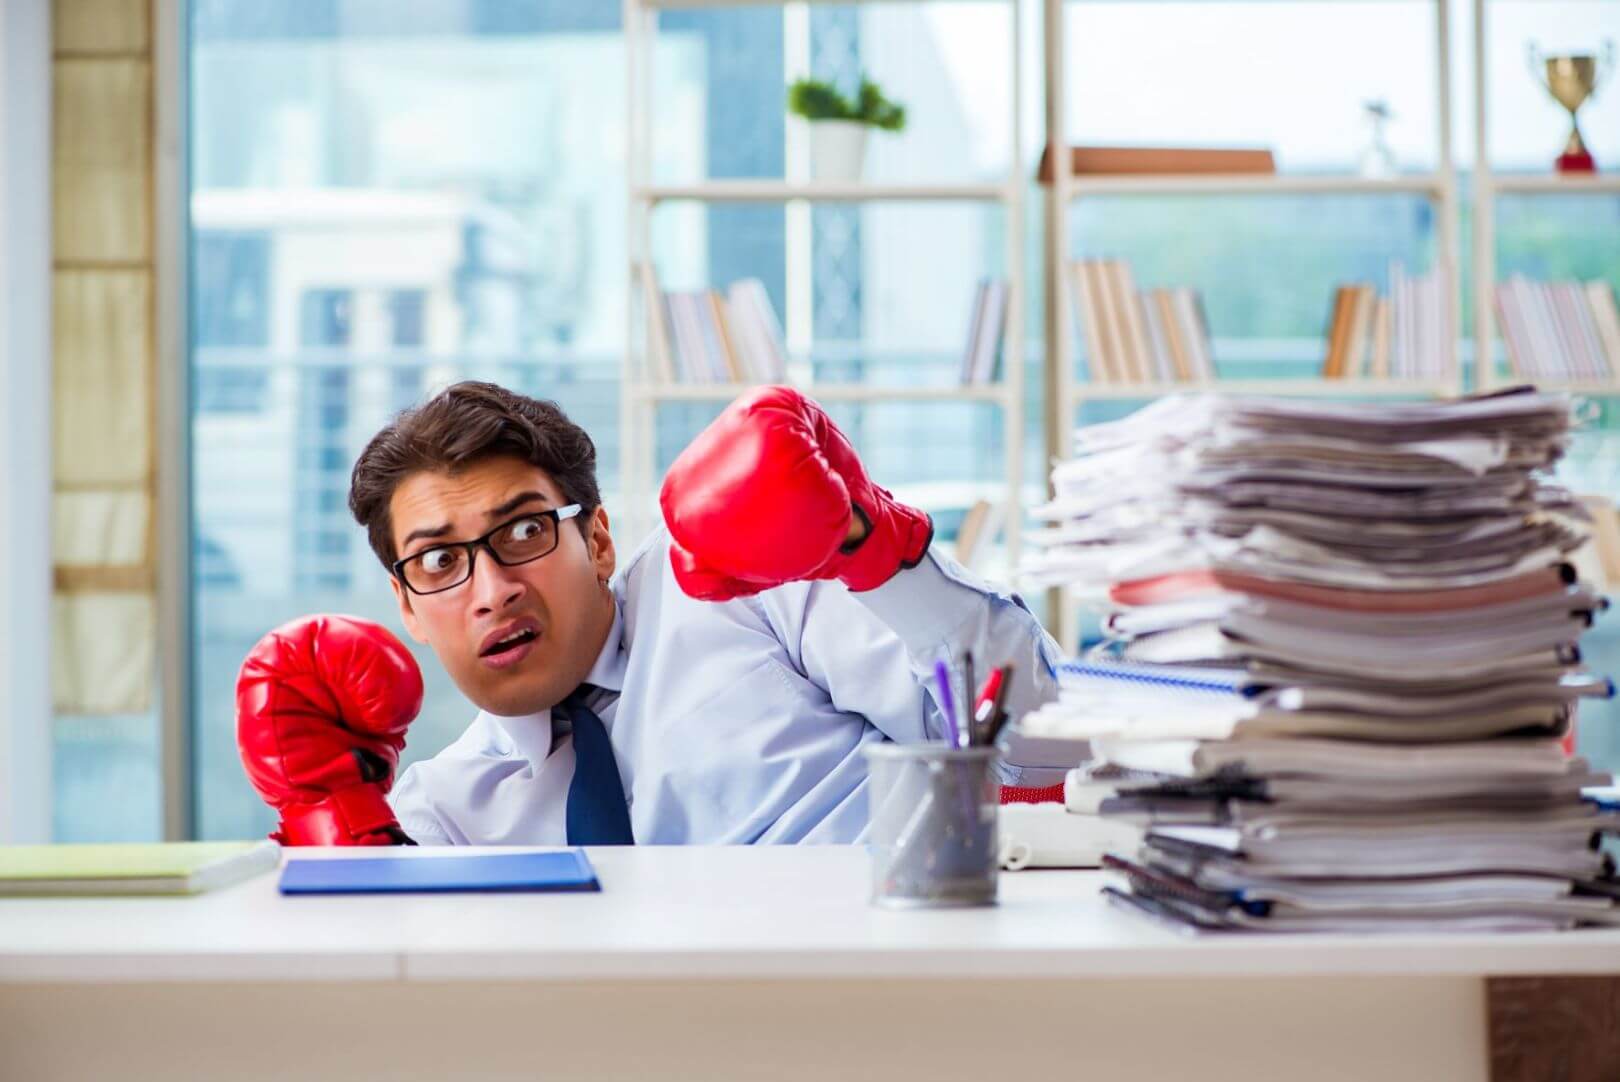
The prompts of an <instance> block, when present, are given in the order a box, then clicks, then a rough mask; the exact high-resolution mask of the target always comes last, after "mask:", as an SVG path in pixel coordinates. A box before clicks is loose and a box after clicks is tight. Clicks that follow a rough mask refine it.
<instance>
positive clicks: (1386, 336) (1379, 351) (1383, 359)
mask: <svg viewBox="0 0 1620 1082" xmlns="http://www.w3.org/2000/svg"><path fill="white" fill-rule="evenodd" d="M1390 316H1391V313H1390V303H1389V298H1388V297H1379V298H1378V301H1377V305H1376V307H1375V308H1374V309H1373V347H1372V361H1371V364H1370V366H1369V368H1368V373H1367V374H1368V375H1370V376H1371V377H1372V378H1373V379H1388V378H1389V340H1390V333H1391V329H1392V322H1391V318H1390Z"/></svg>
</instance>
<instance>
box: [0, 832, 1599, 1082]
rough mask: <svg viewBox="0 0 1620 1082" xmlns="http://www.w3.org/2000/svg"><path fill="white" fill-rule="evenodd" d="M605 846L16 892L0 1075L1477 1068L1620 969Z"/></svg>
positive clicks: (1572, 958)
mask: <svg viewBox="0 0 1620 1082" xmlns="http://www.w3.org/2000/svg"><path fill="white" fill-rule="evenodd" d="M292 852H293V853H294V854H295V855H299V856H305V855H309V856H329V855H331V852H332V851H330V850H303V851H292ZM441 852H442V851H441ZM401 854H408V855H411V856H413V857H416V858H426V857H431V856H433V855H434V851H432V850H417V849H405V850H386V851H377V852H373V853H372V854H371V855H378V856H394V855H401ZM591 858H592V860H593V861H594V862H595V863H596V866H597V869H598V872H599V874H600V876H601V880H602V884H603V888H604V889H603V893H601V894H571V895H522V894H504V895H495V894H490V895H411V896H399V897H393V898H386V897H378V896H370V897H303V898H282V897H281V896H280V895H278V894H277V893H276V890H275V876H274V875H268V876H263V877H260V878H258V879H255V880H252V881H250V882H247V883H242V884H239V885H237V886H235V887H232V888H228V889H226V890H223V891H218V892H215V893H212V894H206V895H202V896H199V897H195V898H150V899H89V898H87V899H71V900H63V899H49V900H46V899H38V900H18V899H9V900H6V899H0V1079H7V1080H9V1079H12V1078H18V1079H30V1080H42V1079H52V1078H72V1079H80V1078H103V1077H106V1078H127V1079H147V1078H153V1079H155V1078H177V1077H197V1078H220V1077H230V1078H241V1079H254V1078H282V1077H292V1076H297V1077H300V1078H316V1077H323V1076H329V1077H342V1078H351V1079H353V1078H372V1077H375V1078H390V1079H401V1078H453V1077H519V1076H525V1077H532V1076H535V1075H539V1074H544V1075H545V1076H546V1077H557V1078H566V1077H573V1076H576V1075H577V1076H581V1077H583V1076H587V1075H588V1076H590V1077H591V1078H593V1079H616V1078H627V1079H628V1078H648V1077H653V1076H657V1077H659V1078H660V1079H667V1078H694V1079H695V1078H704V1079H709V1078H721V1077H737V1078H772V1079H792V1078H812V1077H818V1078H826V1077H838V1078H851V1079H857V1078H874V1079H878V1078H881V1079H884V1080H885V1082H893V1080H895V1079H898V1078H912V1077H915V1078H925V1077H930V1076H931V1077H935V1078H974V1079H975V1080H981V1079H991V1078H1001V1077H1008V1078H1011V1077H1024V1078H1030V1077H1046V1078H1053V1077H1118V1078H1125V1077H1135V1078H1147V1079H1153V1078H1159V1077H1168V1076H1169V1075H1170V1073H1171V1072H1172V1071H1187V1070H1195V1071H1196V1072H1197V1077H1198V1078H1199V1079H1200V1082H1205V1080H1208V1082H1217V1080H1224V1079H1243V1080H1244V1082H1254V1080H1255V1079H1268V1080H1269V1079H1273V1078H1277V1079H1282V1078H1308V1079H1311V1080H1313V1082H1328V1080H1335V1079H1368V1078H1374V1079H1378V1080H1379V1082H1397V1080H1402V1079H1425V1080H1432V1079H1447V1080H1458V1082H1463V1080H1472V1079H1478V1080H1483V1079H1484V1078H1485V1077H1486V1043H1485V1001H1484V993H1483V982H1482V978H1483V977H1485V976H1488V975H1506V974H1611V975H1612V974H1620V930H1601V931H1598V930H1593V931H1580V932H1574V933H1568V934H1561V935H1554V934H1539V933H1538V934H1529V935H1510V936H1497V935H1466V936H1402V937H1380V938H1370V937H1341V936H1335V937H1311V938H1304V937H1299V938H1288V937H1264V938H1261V937H1250V938H1216V939H1190V938H1185V937H1182V936H1179V935H1177V934H1175V933H1173V932H1170V931H1168V930H1165V929H1162V928H1160V927H1158V926H1156V925H1154V924H1152V923H1150V922H1148V921H1145V920H1141V919H1137V918H1135V917H1133V916H1132V915H1130V914H1125V913H1120V912H1118V911H1116V910H1114V909H1112V908H1110V907H1108V906H1107V905H1106V904H1105V903H1104V902H1103V901H1102V900H1101V898H1099V897H1098V896H1097V893H1096V891H1097V887H1098V885H1099V883H1100V882H1101V878H1102V877H1101V874H1100V873H1096V872H1050V871H1032V872H1021V873H1016V874H1007V875H1003V877H1002V880H1001V895H1002V902H1001V905H999V906H997V907H995V908H992V909H981V910H943V911H924V912H889V911H885V910H879V909H875V908H872V907H871V906H869V905H868V904H867V902H866V896H867V886H868V862H867V857H866V854H865V852H864V851H863V850H861V849H858V848H832V847H829V848H818V849H785V848H784V849H776V848H761V849H746V848H739V849H657V848H641V849H600V850H592V851H591ZM1082 1066H1085V1067H1087V1068H1088V1069H1085V1070H1080V1069H1079V1068H1081V1067H1082ZM1058 1071H1061V1072H1063V1073H1062V1074H1054V1073H1053V1072H1058ZM1093 1072H1096V1073H1095V1074H1093Z"/></svg>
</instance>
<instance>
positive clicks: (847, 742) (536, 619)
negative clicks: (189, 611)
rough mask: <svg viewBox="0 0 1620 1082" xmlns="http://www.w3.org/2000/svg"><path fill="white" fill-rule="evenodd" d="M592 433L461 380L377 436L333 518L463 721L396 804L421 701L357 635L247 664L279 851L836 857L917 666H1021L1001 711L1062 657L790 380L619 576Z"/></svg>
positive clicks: (857, 829) (934, 709)
mask: <svg viewBox="0 0 1620 1082" xmlns="http://www.w3.org/2000/svg"><path fill="white" fill-rule="evenodd" d="M595 471H596V453H595V448H594V445H593V444H592V442H591V439H590V437H589V436H588V435H586V433H585V432H584V431H583V430H582V429H580V428H579V427H578V426H576V425H574V424H573V423H571V422H570V421H569V420H568V419H567V418H566V417H565V416H564V415H563V414H562V412H561V411H560V410H558V409H557V407H556V406H555V405H554V404H552V403H549V402H541V401H537V400H535V399H531V398H527V397H524V396H522V395H518V394H514V393H512V392H510V391H507V390H504V389H503V388H500V387H497V386H495V385H493V384H488V383H471V382H469V383H461V384H457V385H455V386H453V387H451V388H449V389H447V390H445V391H444V392H442V393H441V394H439V395H437V396H436V397H434V398H433V399H431V400H430V401H428V402H427V403H425V404H423V405H421V406H418V407H416V408H414V409H411V410H407V411H406V412H404V413H402V414H401V415H400V416H399V417H397V418H396V419H395V420H394V421H393V422H392V423H391V424H389V425H388V426H387V427H386V428H384V429H383V430H382V431H381V432H379V433H378V434H377V436H376V437H375V438H374V439H372V441H371V443H370V444H369V445H368V446H367V447H366V449H365V451H364V452H363V453H362V454H361V456H360V459H359V461H358V462H357V463H356V464H355V467H354V474H353V479H352V484H351V489H350V496H349V506H350V509H351V510H352V511H353V513H354V516H355V518H356V519H357V520H358V521H359V522H360V523H361V525H363V526H364V527H365V528H366V531H367V534H368V537H369V539H370V542H371V546H372V548H373V549H374V550H375V552H376V553H377V556H378V558H379V559H380V560H381V561H382V563H383V566H384V567H385V568H387V569H388V570H389V572H390V576H391V577H390V584H391V586H392V588H393V591H394V595H395V597H396V599H397V600H398V602H399V611H400V618H401V619H402V621H403V622H404V625H405V628H406V630H407V631H408V632H409V633H410V634H411V636H412V637H413V638H415V639H416V640H417V641H418V642H422V643H426V644H428V645H429V646H431V647H432V648H433V651H434V654H435V655H436V656H437V658H438V660H439V662H440V663H441V664H442V665H443V666H444V667H445V669H446V671H447V672H448V673H449V674H450V676H451V678H452V679H453V680H454V681H455V683H456V685H457V687H459V688H460V689H461V691H462V692H463V693H464V694H465V695H466V696H467V698H468V699H470V700H471V701H472V702H473V703H474V704H475V705H477V706H478V707H479V708H480V713H479V714H478V716H477V717H476V718H475V719H474V720H473V723H472V725H471V726H470V727H469V728H468V729H467V731H466V732H465V733H464V734H463V735H462V736H461V737H460V738H459V739H458V740H456V741H455V742H454V743H453V744H451V745H450V746H449V747H448V748H446V749H445V750H444V751H442V752H441V753H440V754H439V755H437V756H436V757H434V758H433V759H430V760H426V761H424V762H419V763H416V764H414V765H413V766H411V767H410V768H409V769H408V770H406V771H405V773H404V774H403V775H402V776H401V778H400V779H399V785H398V787H397V788H395V789H393V790H392V793H391V796H389V798H388V800H387V801H386V802H385V800H384V795H385V794H389V792H390V786H391V782H392V779H393V771H394V767H395V765H396V764H397V762H398V754H399V750H400V748H401V747H403V744H404V734H405V728H406V726H408V725H409V723H410V721H411V719H412V718H414V716H415V714H416V711H417V710H418V709H419V708H420V702H421V680H420V676H419V674H418V673H417V672H416V670H415V667H414V665H413V664H412V663H411V660H410V655H409V654H408V652H407V651H406V650H405V649H404V647H403V646H401V645H400V644H399V643H398V642H397V641H396V640H394V639H393V637H392V636H391V635H389V634H388V633H387V632H386V631H384V630H383V629H381V628H379V627H377V626H376V625H374V624H367V623H364V622H361V621H354V620H349V619H346V618H342V617H313V618H310V619H307V620H303V621H295V622H294V623H293V624H290V625H287V626H286V627H284V628H281V629H278V630H277V631H276V632H273V633H272V634H271V635H270V636H267V638H266V639H265V640H264V641H263V642H261V643H260V644H259V646H258V647H256V648H255V650H254V652H253V653H252V654H250V655H249V658H248V660H247V662H246V664H245V665H244V666H243V672H242V678H241V681H240V683H239V689H238V734H239V738H240V740H241V746H242V754H243V761H244V763H245V764H246V766H247V769H248V773H249V776H250V778H251V779H252V780H253V782H254V784H255V786H256V787H257V788H258V789H259V791H260V792H261V794H263V795H264V796H265V798H266V799H267V800H268V801H269V802H270V803H271V804H272V805H274V806H275V807H277V808H278V809H280V810H281V813H282V815H281V819H282V825H281V831H280V832H279V833H278V835H277V836H278V837H281V838H282V839H283V840H284V841H287V842H288V843H289V844H395V843H401V842H410V841H415V842H420V843H425V844H456V845H469V844H470V845H500V844H523V845H546V844H563V843H567V844H612V843H629V842H631V841H634V842H636V843H643V844H645V843H716V844H720V843H752V842H848V841H854V840H857V839H859V838H860V837H861V835H862V831H863V830H864V829H865V826H866V821H867V810H866V799H865V796H866V778H867V770H866V764H865V761H864V758H863V755H862V749H863V748H864V747H865V746H866V745H868V744H871V743H874V742H877V741H886V740H888V741H923V740H939V739H941V738H942V734H943V731H944V727H943V721H942V715H941V712H940V708H939V704H938V701H937V699H936V694H937V692H936V690H935V688H934V685H933V681H932V671H933V666H934V663H935V661H936V660H939V659H942V658H946V659H950V660H951V662H952V664H953V667H954V665H955V662H956V660H957V659H959V658H960V657H961V656H962V654H963V652H964V651H966V650H971V651H972V653H973V656H974V657H975V658H976V659H978V661H979V668H980V671H981V672H988V671H989V669H990V667H991V666H992V665H995V664H1000V663H1002V662H1011V663H1012V664H1013V665H1014V670H1013V680H1012V683H1011V686H1010V688H1009V692H1008V697H1007V706H1008V710H1009V712H1011V713H1012V714H1014V715H1015V716H1016V715H1017V714H1018V713H1021V712H1022V711H1024V710H1027V709H1029V708H1031V707H1033V706H1035V705H1037V704H1038V703H1039V702H1041V701H1044V700H1045V699H1047V698H1050V697H1051V696H1053V695H1054V694H1055V677H1054V674H1053V671H1052V661H1053V659H1054V658H1055V657H1056V656H1057V648H1056V644H1055V643H1054V642H1053V641H1052V639H1051V637H1050V636H1048V635H1047V634H1046V633H1045V632H1044V631H1043V630H1042V629H1041V627H1040V625H1039V624H1038V622H1037V621H1036V620H1035V619H1034V617H1032V616H1031V615H1030V613H1029V612H1028V610H1027V609H1026V608H1025V607H1024V605H1023V603H1022V601H1020V600H1019V599H1018V598H1017V597H1016V596H1013V595H1009V594H1004V593H1001V592H998V591H996V590H993V589H991V588H990V587H988V586H985V585H982V584H980V583H977V582H975V581H974V580H972V579H971V578H970V577H969V576H968V574H967V573H966V572H965V571H964V570H963V569H962V568H961V567H959V566H958V565H956V564H955V563H953V562H952V561H951V560H949V559H948V558H945V557H943V556H941V555H939V554H937V553H934V552H932V551H930V549H929V542H930V541H931V540H932V535H933V528H932V524H931V523H930V521H929V519H928V517H927V516H926V515H924V514H923V513H922V512H920V511H917V510H915V509H913V508H910V507H906V506H904V505H903V504H900V503H898V502H897V501H895V500H894V499H893V497H892V496H891V495H890V494H889V493H888V492H887V491H886V490H884V489H882V488H879V487H878V486H876V485H874V484H873V483H872V482H871V481H870V479H869V478H868V477H867V476H866V473H865V470H864V469H863V468H862V466H861V463H860V461H859V459H858V458H857V457H856V455H855V453H854V451H853V450H852V449H851V447H850V445H849V443H848V441H847V440H846V439H845V438H844V436H843V434H842V433H841V432H839V431H838V429H837V428H836V427H835V426H834V425H833V424H832V422H831V421H830V420H829V419H828V418H827V416H826V414H824V413H823V412H822V411H821V410H820V408H819V407H817V406H816V405H815V404H814V403H813V402H811V401H809V400H808V399H806V398H805V397H804V396H803V395H801V394H799V393H798V392H797V391H794V390H792V389H790V388H786V387H767V388H760V389H758V390H755V391H752V392H750V393H748V394H746V395H744V396H742V397H741V398H739V399H738V400H737V401H736V402H734V403H732V404H731V405H730V406H729V407H727V409H726V410H725V411H724V413H722V415H721V416H720V417H719V418H718V419H717V420H716V421H715V423H714V424H713V425H711V426H710V427H709V428H708V429H707V430H705V431H704V432H703V433H702V434H701V435H700V436H699V437H698V439H697V440H696V441H694V442H693V444H692V445H691V446H690V447H689V448H687V450H686V451H685V452H683V453H682V455H681V456H680V457H679V459H677V461H676V462H675V464H674V465H673V467H672V468H671V469H670V471H669V474H668V476H667V478H666V480H665V482H664V486H663V489H662V493H661V496H660V503H661V506H662V509H663V512H664V518H665V522H666V526H667V528H666V529H660V530H658V531H656V532H655V533H654V534H653V535H652V536H651V537H649V538H648V539H647V541H646V542H645V543H644V544H642V545H641V547H640V548H639V549H637V550H636V552H634V553H633V554H632V555H630V557H629V558H628V559H626V560H624V561H623V562H622V566H621V562H620V560H619V557H618V552H617V550H616V549H615V547H614V543H613V536H612V534H611V532H610V531H609V528H608V516H607V513H606V511H604V510H603V508H602V506H601V497H600V494H599V492H598V489H597V483H596V475H595Z"/></svg>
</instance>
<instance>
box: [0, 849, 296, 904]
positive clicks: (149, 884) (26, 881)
mask: <svg viewBox="0 0 1620 1082" xmlns="http://www.w3.org/2000/svg"><path fill="white" fill-rule="evenodd" d="M280 860H281V847H280V846H279V845H277V844H276V843H275V842H272V841H258V842H155V843H114V844H70V845H7V846H0V897H21V896H51V895H79V894H198V893H201V892H202V891H205V890H213V889H215V888H217V887H223V886H227V885H229V884H231V883H236V882H239V881H241V880H244V879H248V878H250V877H252V876H255V875H258V874H260V873H262V872H267V871H269V870H270V869H271V868H274V867H275V866H276V864H277V863H278V862H279V861H280Z"/></svg>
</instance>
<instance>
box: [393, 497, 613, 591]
mask: <svg viewBox="0 0 1620 1082" xmlns="http://www.w3.org/2000/svg"><path fill="white" fill-rule="evenodd" d="M584 509H585V508H584V506H583V505H581V504H577V503H570V504H566V505H564V506H562V507H548V508H546V509H545V510H543V511H525V512H523V514H521V515H513V516H512V517H511V518H509V519H507V520H506V521H504V522H502V523H500V524H499V525H497V526H495V527H493V528H492V529H491V530H490V531H489V532H488V533H486V534H484V535H483V536H482V537H475V538H473V539H472V540H470V541H440V542H438V543H437V544H434V545H430V546H429V547H427V548H425V549H423V550H422V551H421V552H413V553H412V554H411V555H409V556H406V557H404V558H403V559H399V560H395V561H394V564H393V568H392V570H393V572H394V579H395V580H396V581H397V582H398V583H399V584H400V585H401V586H403V587H404V588H405V589H406V590H408V591H410V592H411V593H413V594H415V595H416V596H417V597H431V596H432V595H434V594H442V593H445V592H447V591H449V590H454V589H455V588H456V587H457V586H463V585H465V584H466V583H468V582H470V581H472V577H473V572H474V571H476V570H477V564H478V550H479V549H486V550H488V552H489V558H490V559H491V560H494V561H495V562H496V563H497V564H500V565H501V566H502V567H521V566H522V565H524V564H532V563H534V562H535V561H536V560H544V559H545V558H546V557H547V556H550V555H551V554H552V553H553V552H556V551H557V546H558V545H559V544H561V543H562V524H563V522H564V521H565V520H567V519H571V518H573V517H575V516H576V515H578V514H579V513H580V512H582V511H583V510H584ZM526 518H549V519H551V524H552V526H553V528H554V529H555V531H556V532H555V534H554V540H553V542H552V545H551V547H550V548H549V549H547V550H546V551H544V552H542V553H541V554H540V555H538V556H530V557H529V558H528V559H527V560H513V561H511V562H510V563H509V562H507V561H506V560H503V559H501V554H500V553H498V552H496V551H495V546H494V545H492V544H490V540H489V539H490V538H492V537H494V536H495V535H496V534H498V533H500V532H501V531H502V530H504V529H506V528H507V527H508V526H510V525H512V523H514V522H521V521H523V520H524V519H526ZM449 548H463V549H466V550H467V576H466V578H463V579H458V580H457V581H455V582H452V583H451V584H450V585H449V586H441V587H439V588H438V589H437V590H418V589H417V588H416V587H414V586H412V585H411V583H410V580H409V579H407V578H406V577H405V565H406V564H408V563H410V562H411V561H412V560H415V559H418V558H420V557H422V556H424V555H426V554H427V553H429V552H432V551H433V550H434V549H449Z"/></svg>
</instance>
